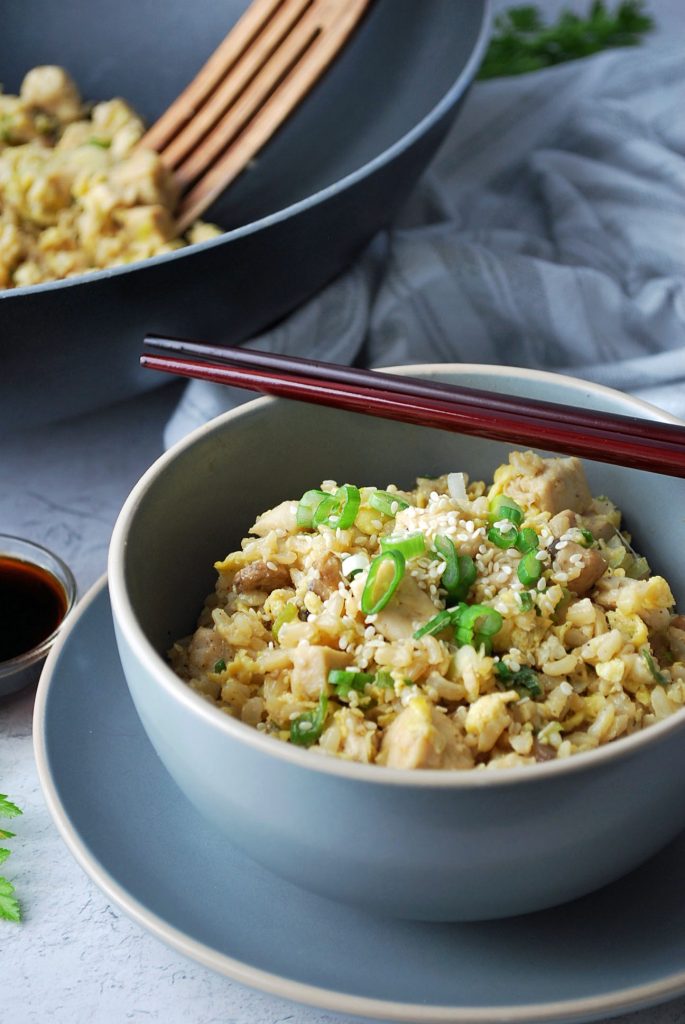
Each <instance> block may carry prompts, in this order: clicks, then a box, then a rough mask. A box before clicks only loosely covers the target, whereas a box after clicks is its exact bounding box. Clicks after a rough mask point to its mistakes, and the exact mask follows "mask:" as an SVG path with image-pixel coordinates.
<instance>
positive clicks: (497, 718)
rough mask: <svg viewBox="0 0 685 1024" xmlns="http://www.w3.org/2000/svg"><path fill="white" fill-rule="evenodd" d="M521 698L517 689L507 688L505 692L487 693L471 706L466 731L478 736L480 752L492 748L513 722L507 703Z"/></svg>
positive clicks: (467, 715)
mask: <svg viewBox="0 0 685 1024" xmlns="http://www.w3.org/2000/svg"><path fill="white" fill-rule="evenodd" d="M519 699H520V698H519V694H518V693H517V692H516V690H507V691H506V692H505V693H486V694H485V696H483V697H479V698H478V700H477V701H475V702H474V703H473V704H472V705H471V706H470V708H469V710H468V712H467V714H466V731H467V733H468V734H469V735H470V736H475V737H477V739H478V751H479V753H481V754H483V753H486V752H487V751H488V750H492V748H493V747H494V745H495V743H497V740H498V739H499V738H500V736H501V735H502V733H503V732H504V730H505V729H506V728H507V726H508V725H509V724H510V723H511V717H510V715H509V712H508V710H507V704H510V703H511V702H512V701H516V700H519Z"/></svg>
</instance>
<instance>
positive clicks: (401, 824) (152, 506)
mask: <svg viewBox="0 0 685 1024" xmlns="http://www.w3.org/2000/svg"><path fill="white" fill-rule="evenodd" d="M410 370H411V372H412V373H421V374H423V375H426V376H428V377H436V378H441V379H447V380H453V381H457V382H459V383H465V384H467V385H471V386H474V387H481V388H489V389H491V390H493V391H503V392H509V393H515V394H521V395H529V396H534V397H541V398H545V399H548V400H551V401H560V402H566V403H569V404H571V405H574V406H584V407H592V408H598V409H606V410H613V411H616V412H623V413H626V414H628V415H637V416H643V417H655V418H661V419H664V420H667V419H669V417H668V416H666V415H665V414H663V413H659V412H658V411H657V410H656V409H653V408H652V407H650V406H647V405H645V404H644V403H641V402H639V401H637V400H634V399H631V398H629V397H626V396H624V395H621V394H619V393H618V392H614V391H610V390H607V389H605V388H599V387H596V386H593V385H590V384H587V383H584V382H581V381H577V380H573V379H570V378H568V377H561V376H554V375H551V374H546V373H538V372H531V371H525V370H518V369H506V368H505V369H502V368H497V367H483V366H468V365H463V366H443V367H439V366H428V367H421V368H418V367H412V368H410ZM507 450H508V449H507V447H505V446H504V445H502V444H498V443H495V442H490V441H485V440H480V439H474V438H467V437H460V436H457V435H454V434H448V433H444V432H440V431H433V430H429V429H424V428H419V427H412V426H409V425H406V424H400V423H391V422H388V421H384V420H378V419H371V418H368V417H364V416H360V415H351V414H347V413H342V412H339V411H335V410H329V409H323V408H320V407H316V406H309V405H303V404H299V403H288V402H284V401H276V400H273V399H266V398H264V399H258V400H256V401H253V402H250V403H249V404H247V405H244V406H242V407H240V408H239V409H237V410H234V411H233V412H230V413H227V414H226V415H224V416H221V417H219V418H218V419H216V420H214V421H212V422H210V423H209V424H207V425H206V426H205V427H203V428H201V429H199V430H197V431H195V432H194V433H193V434H192V435H190V436H189V437H188V438H187V439H185V440H184V441H182V442H180V443H179V444H178V445H176V446H175V447H174V448H173V449H172V450H171V451H170V452H168V453H167V454H166V455H164V456H163V457H162V458H161V459H160V460H159V461H158V462H157V463H155V465H154V466H153V467H152V468H151V469H150V470H149V471H148V472H147V473H146V474H145V476H144V477H143V478H142V480H141V481H140V482H139V483H138V484H137V486H136V487H135V488H134V490H133V492H132V494H131V495H130V497H129V499H128V500H127V502H126V504H125V506H124V508H123V510H122V512H121V515H120V517H119V519H118V522H117V524H116V527H115V530H114V534H113V538H112V543H111V549H110V556H109V584H110V590H111V597H112V607H113V613H114V619H115V627H116V633H117V639H118V645H119V652H120V656H121V660H122V664H123V668H124V672H125V675H126V678H127V681H128V685H129V687H130V691H131V693H132V695H133V699H134V701H135V704H136V707H137V709H138V713H139V715H140V717H141V719H142V722H143V725H144V727H145V729H146V730H147V733H148V735H149V737H150V739H151V741H152V743H153V745H154V746H155V748H156V750H157V752H158V754H159V756H160V758H161V759H162V761H163V763H164V764H165V765H166V767H167V768H168V770H169V771H170V773H171V775H172V776H173V777H174V779H175V780H176V782H177V783H178V785H179V786H180V787H181V788H182V789H183V790H184V791H185V793H186V794H187V796H188V797H189V798H190V800H191V801H192V802H193V803H194V804H195V805H196V806H197V807H198V808H199V809H200V811H201V812H202V813H203V814H204V815H206V817H207V818H209V819H210V820H211V821H212V822H214V823H215V825H217V826H218V827H219V828H221V829H223V831H224V832H225V834H226V837H227V841H230V842H231V843H235V844H236V845H237V846H238V847H240V848H242V849H243V850H245V851H246V852H247V853H248V854H250V855H251V856H252V857H253V858H254V859H256V860H257V861H260V862H261V863H262V864H264V865H265V866H266V867H268V868H270V869H271V870H273V871H274V872H276V873H278V874H280V875H282V876H284V877H285V878H288V879H290V880H291V881H294V882H296V883H299V884H300V885H302V886H304V887H307V888H310V889H313V890H316V891H317V892H319V893H322V894H324V895H329V896H333V897H336V898H338V899H340V900H342V901H346V902H349V903H355V904H359V905H361V906H363V907H368V908H370V909H372V910H375V911H380V912H381V913H386V914H394V915H398V916H401V917H402V916H403V917H408V918H422V919H430V920H460V919H461V920H469V919H482V918H490V917H501V916H507V915H513V914H518V913H523V912H527V911H532V910H535V909H540V908H542V907H545V906H552V905H555V904H558V903H562V902H564V901H566V900H570V899H572V898H574V897H577V896H580V895H581V894H584V893H587V892H590V891H592V890H593V889H596V888H598V887H599V886H602V885H603V884H605V883H607V882H609V881H611V880H613V879H615V878H617V877H619V876H620V875H622V874H624V873H625V872H627V871H629V870H630V869H631V868H633V867H635V866H636V865H638V864H639V863H640V862H641V861H643V860H645V859H646V858H647V857H649V856H650V855H651V854H652V853H654V852H655V851H656V850H658V849H659V848H660V847H661V846H663V845H664V844H665V843H667V842H668V841H669V840H670V839H671V838H672V837H674V836H675V835H676V834H677V833H678V832H679V831H680V830H681V829H682V828H683V827H685V714H682V713H681V714H676V715H674V716H673V717H672V718H670V719H668V720H666V721H665V722H662V723H660V724H657V725H654V726H652V727H650V728H649V729H647V730H645V731H644V732H642V733H639V734H636V735H633V736H631V737H628V738H624V739H621V740H619V741H618V742H616V743H614V744H612V745H609V746H606V747H603V748H601V749H599V750H597V751H593V752H591V753H586V754H579V755H576V756H575V757H572V758H570V759H569V760H567V761H559V762H553V763H547V764H539V765H535V766H529V767H522V768H514V769H510V770H502V771H499V772H492V773H491V772H464V773H460V772H439V771H422V772H410V771H401V770H393V769H384V768H381V767H378V766H373V765H370V766H368V765H360V764H356V763H347V762H343V761H339V760H337V759H333V758H330V759H329V758H324V757H320V756H316V755H313V754H312V753H310V752H307V751H306V750H303V749H300V748H296V747H293V746H291V745H290V744H285V743H281V742H279V741H278V740H275V739H273V738H271V737H267V736H263V735H262V734H260V733H258V732H257V731H256V730H254V729H252V728H250V727H248V726H246V725H243V724H242V723H240V722H238V721H235V720H233V719H231V718H228V717H227V716H225V715H222V714H221V713H219V712H217V711H216V709H214V708H212V707H211V706H209V705H208V704H207V703H206V702H204V701H203V700H202V699H201V698H200V697H198V696H197V695H196V694H194V693H193V692H192V691H190V690H189V689H188V687H187V686H185V685H184V684H183V683H182V682H180V680H179V679H177V678H176V676H175V675H174V674H173V673H172V671H171V669H170V668H169V667H168V666H167V664H166V663H165V660H164V654H163V652H164V651H165V650H166V649H167V648H168V647H169V646H170V644H171V642H172V641H173V640H174V639H176V638H177V637H179V636H181V635H183V634H186V633H188V632H189V631H191V630H192V628H193V627H194V623H195V618H196V615H197V612H198V610H199V608H200V607H201V605H202V602H203V599H204V597H205V595H206V594H208V593H209V592H210V591H211V589H212V588H213V585H214V580H215V573H214V570H213V568H212V566H213V563H214V561H215V560H216V559H217V558H220V557H223V556H224V555H225V554H226V553H227V552H228V551H230V550H231V549H232V548H233V546H235V545H236V544H237V542H238V541H239V539H240V538H241V536H243V535H244V532H245V530H246V528H247V527H249V525H250V524H251V523H252V522H253V520H254V517H255V515H256V514H257V513H258V512H260V511H262V510H264V509H266V508H269V507H270V506H272V505H274V504H275V503H277V502H278V501H280V500H282V499H283V498H285V497H292V496H294V495H298V494H301V493H302V492H303V491H304V490H305V489H307V488H308V487H311V486H315V485H317V484H318V482H319V481H320V480H321V479H325V478H334V479H338V480H352V481H356V482H358V483H379V484H383V483H388V482H396V483H398V484H400V485H402V484H407V483H410V482H411V481H412V480H413V478H414V477H415V476H416V475H417V474H428V475H435V474H438V473H440V472H444V471H446V470H448V469H449V470H455V469H459V470H462V469H463V470H466V471H467V472H468V473H469V474H471V475H472V476H473V477H475V478H477V479H481V478H484V477H485V478H487V476H488V475H489V474H490V473H491V472H492V470H493V469H494V468H495V467H496V466H497V465H498V464H499V463H500V462H501V461H503V460H505V459H506V453H507ZM586 468H587V473H588V478H589V481H590V485H591V487H592V488H593V490H594V493H596V494H601V493H605V494H608V495H610V496H611V497H612V498H613V499H614V500H615V501H616V503H617V504H618V505H619V507H620V508H621V509H623V510H624V513H625V517H626V521H627V523H628V526H629V529H630V530H631V532H632V533H633V536H634V543H635V546H636V548H637V549H638V550H640V551H644V552H645V554H647V556H648V557H649V558H650V561H651V564H652V566H654V567H657V569H661V570H663V572H664V574H665V575H666V576H667V578H668V579H669V581H670V582H671V584H672V587H673V589H674V593H675V595H676V598H677V600H678V602H679V604H680V607H681V608H682V607H683V606H684V605H685V560H683V559H682V558H681V559H678V560H676V559H674V558H673V552H678V551H680V552H682V551H683V550H685V518H684V517H683V516H682V514H681V513H680V512H677V513H676V512H675V511H674V512H673V514H669V512H668V510H669V509H671V510H678V509H681V508H682V486H683V485H682V481H679V480H675V479H672V478H669V477H662V476H657V475H653V474H648V473H644V472H639V471H635V470H629V469H623V468H619V467H615V466H610V465H600V464H598V463H592V462H588V463H586ZM179 827H182V823H179ZM381 955H382V954H381Z"/></svg>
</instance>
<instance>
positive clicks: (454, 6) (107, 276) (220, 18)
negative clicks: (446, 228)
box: [0, 0, 489, 431]
mask: <svg viewBox="0 0 685 1024" xmlns="http://www.w3.org/2000/svg"><path fill="white" fill-rule="evenodd" d="M245 7H246V0H195V2H192V3H189V2H188V0H136V2H135V3H133V0H121V2H119V3H112V2H111V0H89V2H88V3H87V4H85V3H83V2H81V0H61V2H59V3H55V2H54V0H22V2H21V3H6V4H4V5H3V10H2V18H3V22H2V33H1V34H0V64H1V66H2V82H3V84H4V87H5V89H6V90H8V91H13V90H16V89H18V87H19V84H20V82H21V79H22V77H23V75H24V74H25V72H26V71H27V70H28V69H29V68H30V67H32V66H34V65H35V64H41V63H52V64H55V63H61V64H63V65H65V66H66V67H67V68H68V69H69V70H70V71H71V73H72V74H73V76H74V78H75V79H76V81H77V83H78V84H79V86H80V87H81V90H82V92H83V94H84V96H86V97H87V98H88V99H97V98H99V99H109V98H110V97H112V96H119V95H120V96H123V97H124V98H126V99H127V100H128V101H129V102H130V103H131V104H133V106H135V107H136V108H137V109H138V110H139V111H140V113H141V114H142V115H143V116H144V117H145V118H146V119H147V120H148V121H150V120H152V119H154V118H155V117H157V116H158V115H159V114H160V113H161V111H162V110H164V109H165V107H166V106H167V105H168V104H169V103H170V101H171V100H172V99H173V98H174V97H175V96H176V95H177V94H178V93H179V92H180V91H181V89H182V88H183V87H184V86H185V85H186V83H187V82H188V81H189V80H190V79H191V78H192V77H193V75H194V74H195V72H196V71H197V69H198V68H199V67H200V66H201V65H202V64H203V63H204V61H205V60H206V58H207V57H208V56H209V54H210V53H211V52H212V50H213V49H214V48H215V47H216V46H217V44H218V42H219V41H220V40H221V39H222V38H223V36H224V35H225V33H226V32H227V30H228V28H229V27H230V26H231V24H232V23H233V22H234V21H235V20H236V19H237V17H238V16H239V14H240V13H241V12H242V10H243V9H244V8H245ZM488 11H489V0H421V2H420V3H417V2H416V0H374V3H373V5H372V7H371V9H370V11H369V12H368V14H367V16H366V17H365V18H364V20H363V22H362V24H361V26H360V27H359V29H358V31H356V32H355V34H354V36H353V37H352V38H351V40H350V42H349V45H347V46H346V47H345V48H344V50H343V51H342V53H341V54H340V56H339V57H338V58H337V59H336V61H335V62H334V63H333V65H332V66H331V67H330V69H329V70H328V72H327V73H326V75H325V76H324V77H323V78H322V79H321V81H320V82H319V83H317V85H316V86H315V87H314V89H313V90H312V92H311V93H310V94H309V95H308V96H307V98H306V99H305V101H304V102H303V103H302V105H301V106H300V107H299V108H298V109H297V111H296V112H295V113H294V115H293V116H292V117H291V118H289V119H288V121H287V123H286V124H285V125H284V126H283V128H282V129H281V130H280V131H279V132H278V133H277V134H276V135H275V136H274V138H273V139H272V140H271V141H270V142H269V144H268V145H267V146H266V147H265V148H264V150H262V152H261V154H260V155H259V157H258V159H257V161H256V163H255V164H254V166H252V167H251V168H250V169H249V170H248V171H247V172H246V173H245V174H243V175H242V176H241V177H240V178H239V179H238V180H237V181H236V182H235V184H234V185H233V186H232V187H231V188H230V189H229V190H228V192H227V193H226V194H225V196H224V197H223V198H222V199H221V201H219V202H217V203H216V204H215V206H214V207H213V208H212V210H210V211H208V214H207V217H208V218H209V219H213V220H215V221H216V222H217V223H218V224H220V225H221V226H222V227H223V228H225V229H226V232H227V233H226V234H224V235H222V236H221V237H220V238H218V239H213V240H211V241H209V242H205V243H202V244H199V245H194V246H191V247H189V248H188V249H184V250H179V251H177V252H175V253H170V254H168V255H164V256H157V257H155V258H153V259H151V260H147V261H145V262H144V263H138V264H131V265H130V266H128V267H118V268H114V269H112V270H106V271H100V272H98V273H96V274H92V275H89V276H88V277H87V278H83V277H81V278H72V279H70V280H68V281H58V282H53V283H48V284H43V285H37V286H34V287H31V288H19V289H16V290H10V291H0V357H1V359H2V374H1V376H0V431H2V430H10V429H16V428H17V427H20V426H27V425H30V424H38V423H42V422H47V421H49V420H51V419H55V418H57V417H61V416H66V415H74V414H75V413H78V412H82V411H85V410H86V409H92V408H96V407H97V406H98V405H101V404H103V403H105V402H109V401H113V400H115V399H118V398H122V397H125V396H126V395H129V394H133V393H135V392H138V391H141V390H143V389H144V388H149V387H153V386H159V384H160V382H161V380H162V379H163V378H162V377H161V375H158V374H153V373H150V372H149V371H148V372H147V373H146V372H145V371H142V370H141V369H140V368H139V367H138V355H139V352H140V347H141V342H142V338H143V336H144V335H145V334H146V333H148V332H157V333H160V334H172V335H173V334H176V335H181V336H191V337H192V336H194V337H199V338H206V339H208V340H215V341H219V342H221V341H223V342H230V343H238V342H240V341H242V340H244V339H245V338H247V337H249V336H250V335H252V334H255V333H257V332H258V331H260V330H262V329H263V328H265V327H267V326H268V325H270V324H272V323H273V322H275V321H276V320H278V319H279V318H281V317H282V316H283V315H284V314H286V313H288V312H289V311H290V310H292V309H294V308H295V307H296V306H297V305H299V304H300V303H301V302H302V301H303V300H305V299H306V298H308V297H309V296H310V295H312V294H313V293H314V292H315V291H317V290H318V289H319V288H320V287H321V286H322V285H323V284H325V283H326V282H327V281H329V280H330V279H331V278H333V277H334V276H335V275H336V274H338V273H339V272H340V271H341V270H342V269H344V268H345V267H346V266H347V265H348V264H349V263H350V262H351V261H352V260H353V259H354V258H355V257H356V256H357V255H358V254H359V253H360V251H361V250H362V248H363V247H364V246H365V245H366V243H367V242H368V241H369V239H370V238H372V237H373V235H375V234H376V232H377V231H378V230H379V229H380V228H381V227H382V226H383V225H385V224H387V223H388V222H389V220H390V219H391V217H392V216H393V214H394V213H395V212H396V210H397V209H398V207H399V205H400V203H401V202H402V200H403V199H404V198H405V197H406V195H407V194H408V192H409V191H410V189H411V187H412V185H413V184H414V182H415V181H416V179H417V177H418V175H419V174H420V173H421V171H422V170H423V169H424V167H425V166H426V164H427V163H428V161H429V160H430V158H431V156H432V154H433V153H434V151H435V149H436V148H437V146H438V144H439V143H440V141H441V140H442V139H443V137H444V135H445V133H446V131H447V129H448V128H449V126H450V124H451V123H452V121H453V120H454V117H455V116H456V114H457V111H458V109H459V106H460V103H461V101H462V100H463V98H464V95H465V94H466V91H467V89H468V86H469V85H470V83H471V81H472V79H473V76H474V75H475V73H476V70H477V68H478V65H479V63H480V59H481V57H482V53H483V49H484V46H485V43H486V39H487V34H488ZM36 26H39V28H38V29H37V27H36ZM151 64H152V67H151Z"/></svg>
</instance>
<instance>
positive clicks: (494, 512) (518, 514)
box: [488, 494, 523, 526]
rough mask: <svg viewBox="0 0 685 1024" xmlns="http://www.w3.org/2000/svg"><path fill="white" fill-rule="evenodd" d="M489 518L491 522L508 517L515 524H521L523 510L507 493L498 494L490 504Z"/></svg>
mask: <svg viewBox="0 0 685 1024" xmlns="http://www.w3.org/2000/svg"><path fill="white" fill-rule="evenodd" d="M488 519H489V520H490V523H498V522H499V521H500V520H501V519H508V520H509V521H510V522H512V523H513V524H514V526H520V525H521V523H522V522H523V510H522V508H521V507H520V505H517V504H516V502H515V501H514V499H513V498H509V497H508V496H507V495H506V494H496V495H495V497H494V498H493V499H492V501H491V502H490V504H489V506H488Z"/></svg>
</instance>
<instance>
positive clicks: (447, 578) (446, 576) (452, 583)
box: [435, 537, 461, 594]
mask: <svg viewBox="0 0 685 1024" xmlns="http://www.w3.org/2000/svg"><path fill="white" fill-rule="evenodd" d="M435 550H436V551H437V552H438V554H439V555H440V557H441V558H442V559H443V560H444V562H445V571H444V572H443V574H442V577H441V579H440V584H441V586H443V587H444V588H445V590H446V591H447V593H448V594H453V593H454V592H455V591H456V590H457V589H458V588H459V582H460V579H461V573H460V572H459V557H458V555H457V549H456V548H455V546H454V543H453V542H452V541H451V540H450V539H449V537H436V538H435Z"/></svg>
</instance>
